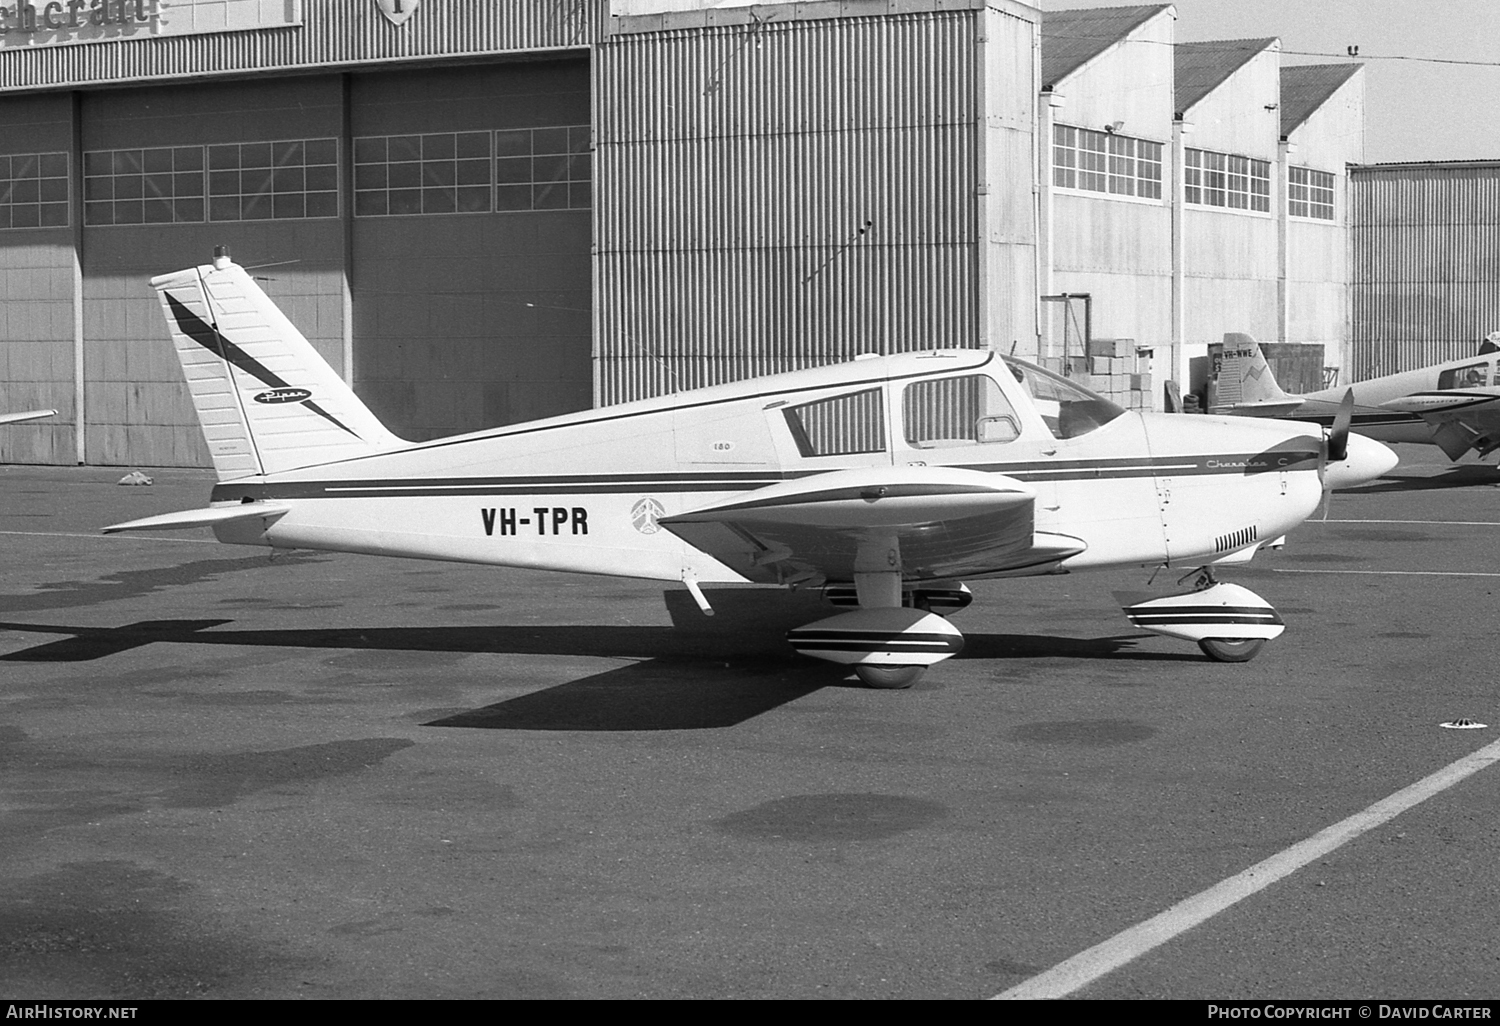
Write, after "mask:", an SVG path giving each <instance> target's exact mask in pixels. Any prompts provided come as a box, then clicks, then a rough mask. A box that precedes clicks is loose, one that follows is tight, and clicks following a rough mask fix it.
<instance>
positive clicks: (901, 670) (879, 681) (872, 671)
mask: <svg viewBox="0 0 1500 1026" xmlns="http://www.w3.org/2000/svg"><path fill="white" fill-rule="evenodd" d="M925 669H927V667H925V666H856V667H855V668H854V673H855V675H856V676H857V677H859V679H860V681H861V682H862V683H863V684H864V685H865V687H867V688H881V689H882V690H894V689H897V688H909V687H911V686H912V685H913V684H915V683H916V682H917V678H918V677H920V676H922V671H923V670H925Z"/></svg>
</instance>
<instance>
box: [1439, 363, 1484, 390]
mask: <svg viewBox="0 0 1500 1026" xmlns="http://www.w3.org/2000/svg"><path fill="white" fill-rule="evenodd" d="M1489 383H1490V365H1489V363H1488V362H1485V363H1471V364H1469V365H1468V366H1466V367H1454V368H1453V369H1452V370H1445V371H1443V373H1441V374H1439V375H1438V388H1440V389H1443V388H1483V387H1484V386H1485V385H1488V384H1489Z"/></svg>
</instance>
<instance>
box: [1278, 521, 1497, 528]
mask: <svg viewBox="0 0 1500 1026" xmlns="http://www.w3.org/2000/svg"><path fill="white" fill-rule="evenodd" d="M1304 523H1308V524H1427V525H1429V526H1432V527H1500V520H1306V521H1304Z"/></svg>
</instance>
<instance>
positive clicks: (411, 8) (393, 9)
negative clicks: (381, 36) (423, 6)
mask: <svg viewBox="0 0 1500 1026" xmlns="http://www.w3.org/2000/svg"><path fill="white" fill-rule="evenodd" d="M420 2H421V0H375V6H376V7H379V8H380V13H381V14H383V15H385V17H386V20H387V21H389V22H390V23H391V24H392V25H396V26H401V25H405V24H406V23H407V21H408V20H409V19H410V18H411V16H412V15H413V14H415V13H417V4H418V3H420Z"/></svg>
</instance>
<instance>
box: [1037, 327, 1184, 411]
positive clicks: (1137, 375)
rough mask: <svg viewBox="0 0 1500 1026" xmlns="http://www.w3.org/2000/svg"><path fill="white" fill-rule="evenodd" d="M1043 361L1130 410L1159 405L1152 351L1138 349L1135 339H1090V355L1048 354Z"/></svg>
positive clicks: (1053, 369)
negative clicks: (1152, 374) (1153, 371)
mask: <svg viewBox="0 0 1500 1026" xmlns="http://www.w3.org/2000/svg"><path fill="white" fill-rule="evenodd" d="M1041 364H1042V366H1043V367H1045V368H1046V369H1047V370H1050V371H1054V372H1056V373H1058V374H1061V375H1063V376H1064V377H1067V378H1070V379H1072V380H1073V381H1076V382H1078V383H1079V384H1080V385H1082V386H1083V387H1085V388H1088V389H1092V390H1093V391H1095V392H1098V393H1099V394H1100V395H1102V396H1104V398H1106V399H1109V400H1111V401H1113V402H1115V403H1117V404H1119V405H1120V406H1123V407H1125V408H1126V409H1127V410H1153V409H1155V408H1156V393H1155V391H1154V389H1153V388H1152V378H1151V351H1150V350H1144V351H1138V350H1137V349H1136V345H1135V339H1133V338H1095V339H1090V340H1089V342H1088V355H1087V356H1069V357H1048V358H1044V359H1043V360H1042V361H1041Z"/></svg>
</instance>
